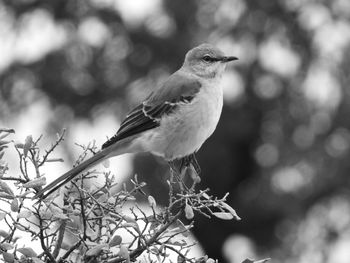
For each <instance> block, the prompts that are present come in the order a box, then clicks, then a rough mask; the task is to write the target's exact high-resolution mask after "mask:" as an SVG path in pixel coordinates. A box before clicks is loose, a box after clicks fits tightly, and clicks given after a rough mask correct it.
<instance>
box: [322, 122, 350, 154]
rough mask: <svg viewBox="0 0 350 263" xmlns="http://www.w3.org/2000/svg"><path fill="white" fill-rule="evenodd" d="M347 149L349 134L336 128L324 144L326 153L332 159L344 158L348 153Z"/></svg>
mask: <svg viewBox="0 0 350 263" xmlns="http://www.w3.org/2000/svg"><path fill="white" fill-rule="evenodd" d="M349 148H350V132H349V131H348V130H346V129H344V128H338V129H337V130H336V131H335V132H333V133H332V134H331V135H330V136H329V138H328V140H327V142H326V151H327V153H328V154H329V155H330V156H332V157H341V156H344V155H345V154H347V153H348V151H349Z"/></svg>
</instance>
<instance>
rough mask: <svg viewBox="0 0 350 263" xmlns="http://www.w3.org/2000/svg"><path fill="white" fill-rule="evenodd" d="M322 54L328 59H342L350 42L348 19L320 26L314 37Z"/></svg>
mask: <svg viewBox="0 0 350 263" xmlns="http://www.w3.org/2000/svg"><path fill="white" fill-rule="evenodd" d="M314 43H315V46H316V48H317V49H318V50H319V52H320V54H321V55H323V56H326V57H327V59H331V60H335V61H341V60H342V59H343V56H344V50H346V48H348V46H349V44H350V25H349V23H348V22H347V21H336V22H334V23H328V24H327V25H325V26H322V27H320V28H319V29H318V30H317V31H316V33H315V37H314Z"/></svg>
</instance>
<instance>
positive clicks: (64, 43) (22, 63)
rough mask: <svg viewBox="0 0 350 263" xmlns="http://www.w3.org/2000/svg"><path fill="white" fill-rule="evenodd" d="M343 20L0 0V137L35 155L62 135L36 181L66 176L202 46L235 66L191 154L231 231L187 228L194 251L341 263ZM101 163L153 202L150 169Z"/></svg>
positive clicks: (183, 2)
mask: <svg viewBox="0 0 350 263" xmlns="http://www.w3.org/2000/svg"><path fill="white" fill-rule="evenodd" d="M349 18H350V1H349V0H333V1H327V0H268V1H261V0H250V1H244V0H222V1H219V0H201V1H199V0H197V1H195V0H176V1H172V0H165V1H162V0H147V1H144V0H130V1H129V0H50V1H44V0H3V1H1V2H0V126H2V127H9V128H14V129H15V130H16V135H15V139H16V140H18V141H23V140H24V138H25V137H26V136H27V135H29V134H31V135H33V136H34V137H38V136H39V135H40V134H43V135H44V138H43V147H44V146H45V144H48V143H50V142H51V141H52V140H54V138H55V134H56V133H57V132H60V131H61V130H62V129H63V128H67V137H66V140H65V141H64V143H63V144H62V145H61V147H60V150H59V151H58V152H56V155H57V157H64V159H65V160H66V162H65V163H63V164H57V165H54V164H52V167H51V168H50V167H49V168H48V170H47V171H46V177H47V178H48V180H49V181H50V180H52V179H53V178H55V177H57V176H58V175H60V173H61V172H63V171H65V170H66V169H68V168H69V167H70V165H71V163H72V161H73V160H74V158H75V157H76V155H77V153H78V152H79V148H78V147H76V146H75V145H74V142H77V143H81V144H87V143H88V142H90V141H92V140H94V139H95V140H96V142H97V144H98V145H100V144H102V143H103V142H104V141H105V139H106V138H107V136H109V137H110V136H112V135H113V134H114V132H115V131H116V130H117V129H118V125H119V123H120V120H121V119H122V118H123V117H124V116H125V114H126V113H127V111H128V110H129V109H130V108H131V107H133V106H135V105H136V104H137V103H138V102H139V101H140V100H141V99H142V98H144V97H145V96H146V94H148V93H149V91H151V90H152V89H154V88H155V86H156V85H157V83H159V82H160V81H162V80H164V79H165V78H166V77H167V76H169V74H171V73H172V72H173V71H175V70H176V69H177V68H179V67H180V66H181V63H182V61H183V57H184V54H185V53H186V51H187V50H188V49H190V48H192V47H193V46H195V45H197V44H200V43H203V42H209V43H212V44H214V45H216V46H217V47H219V48H220V49H222V50H223V51H224V52H226V53H227V54H230V55H235V56H238V57H239V59H240V60H239V61H238V62H236V63H235V64H234V65H232V66H230V67H229V68H228V70H227V71H226V74H225V75H224V79H223V83H222V84H223V87H224V92H225V105H224V109H223V113H222V117H221V120H220V123H219V125H218V128H217V130H216V132H215V133H214V135H213V136H212V137H211V138H210V139H209V140H208V141H207V143H206V144H205V145H204V146H203V147H202V149H201V151H200V152H199V154H198V159H199V162H200V164H201V167H202V171H203V172H202V183H201V185H200V187H201V188H207V187H209V188H210V189H211V193H213V194H215V195H217V196H219V197H221V196H223V195H224V194H225V193H226V192H229V193H230V196H229V204H230V205H232V207H234V208H235V209H236V210H237V212H238V214H239V215H240V216H241V217H242V221H240V222H233V221H227V222H226V221H222V220H219V219H212V220H208V219H206V218H204V217H202V216H200V215H198V216H197V217H196V218H195V219H196V220H195V221H196V227H195V229H194V235H195V236H196V238H197V239H198V241H199V243H200V245H201V247H202V248H203V249H204V251H205V253H207V254H209V255H210V256H211V257H213V258H217V259H219V262H227V263H228V262H230V263H238V262H241V261H242V260H243V259H244V258H245V257H250V258H254V257H255V258H261V257H265V256H267V257H271V258H272V259H273V262H284V263H286V262H299V263H303V262H313V263H317V262H332V263H342V262H344V263H345V262H346V263H347V262H349V261H350V249H349V246H350V192H349V186H350V180H349V179H350V177H349V169H350V158H349V147H350V133H349V128H350V122H349V116H350V103H349V102H350V101H349V96H350V88H349V84H348V83H349V78H350V21H349ZM11 158H12V157H11ZM13 159H15V157H14V156H13ZM111 163H113V165H112V168H113V172H115V173H116V174H117V175H118V176H120V177H121V178H124V179H125V178H127V177H128V176H133V175H134V174H135V173H137V174H138V175H139V176H140V177H141V178H142V179H143V180H145V181H146V182H147V183H148V185H149V192H150V194H152V195H153V196H154V197H155V198H156V199H157V200H160V201H159V202H161V200H166V198H165V195H166V191H167V190H166V189H167V188H166V185H165V180H166V178H167V173H168V168H167V166H166V165H165V164H164V162H163V161H162V160H161V159H158V158H156V157H153V156H151V155H148V154H141V155H136V156H130V155H126V156H122V157H118V158H114V159H113V160H112V162H111ZM15 165H16V162H15V161H13V167H14V166H15ZM10 168H11V167H10ZM124 179H123V180H124ZM121 180H122V179H121ZM164 202H165V201H164Z"/></svg>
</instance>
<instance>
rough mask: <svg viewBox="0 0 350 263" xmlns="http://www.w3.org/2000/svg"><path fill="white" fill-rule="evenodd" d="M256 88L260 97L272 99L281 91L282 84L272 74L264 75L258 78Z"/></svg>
mask: <svg viewBox="0 0 350 263" xmlns="http://www.w3.org/2000/svg"><path fill="white" fill-rule="evenodd" d="M254 90H255V92H256V94H257V95H258V96H259V97H261V98H264V99H272V98H275V97H277V96H278V95H279V94H280V93H281V90H282V84H281V82H280V81H279V80H278V79H276V78H275V77H273V76H271V75H263V76H261V77H259V78H258V79H257V81H256V84H255V85H254Z"/></svg>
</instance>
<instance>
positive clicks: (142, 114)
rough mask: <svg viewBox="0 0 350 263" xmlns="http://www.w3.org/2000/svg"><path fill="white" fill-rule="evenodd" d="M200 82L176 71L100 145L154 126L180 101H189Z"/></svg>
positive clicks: (105, 144)
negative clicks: (115, 132) (114, 133)
mask: <svg viewBox="0 0 350 263" xmlns="http://www.w3.org/2000/svg"><path fill="white" fill-rule="evenodd" d="M200 87H201V84H200V82H199V81H197V80H192V79H188V78H186V77H184V76H182V75H180V74H178V73H175V74H173V75H172V76H171V77H170V78H169V79H168V80H167V81H166V82H165V83H164V85H163V86H161V87H160V89H158V90H157V91H156V92H154V93H152V94H151V95H150V96H149V97H148V98H147V99H146V100H145V101H144V102H143V103H142V104H140V105H139V106H137V107H136V108H134V109H133V110H132V111H131V112H130V113H129V114H128V115H127V116H126V118H125V119H124V121H123V122H122V123H121V125H120V128H119V130H118V132H117V134H116V135H114V136H113V137H112V138H110V139H109V140H108V141H107V142H105V143H104V144H103V145H102V149H104V148H106V147H108V146H110V145H112V144H114V143H115V142H117V141H119V140H122V139H124V138H127V137H129V136H132V135H135V134H138V133H141V132H144V131H147V130H150V129H153V128H156V127H158V126H159V124H160V119H161V118H162V117H163V116H164V115H168V114H171V113H172V112H173V111H174V110H175V109H176V108H177V107H178V106H179V105H180V103H190V102H191V101H192V99H193V98H194V96H195V94H196V93H198V91H199V89H200Z"/></svg>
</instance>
